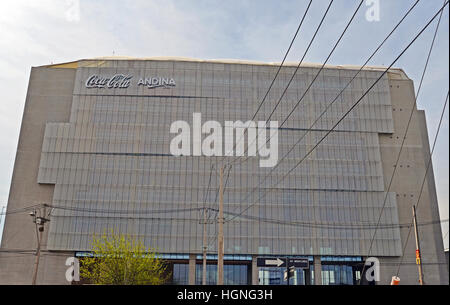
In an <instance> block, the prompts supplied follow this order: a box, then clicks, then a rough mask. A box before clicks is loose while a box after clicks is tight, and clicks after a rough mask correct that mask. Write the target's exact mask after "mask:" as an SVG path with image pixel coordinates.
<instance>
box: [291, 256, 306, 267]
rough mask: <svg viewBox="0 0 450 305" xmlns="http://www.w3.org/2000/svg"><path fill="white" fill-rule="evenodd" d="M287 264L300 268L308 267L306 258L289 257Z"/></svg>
mask: <svg viewBox="0 0 450 305" xmlns="http://www.w3.org/2000/svg"><path fill="white" fill-rule="evenodd" d="M289 266H293V267H296V268H302V269H309V260H308V259H307V258H290V259H289Z"/></svg>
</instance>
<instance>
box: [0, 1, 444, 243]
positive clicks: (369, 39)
mask: <svg viewBox="0 0 450 305" xmlns="http://www.w3.org/2000/svg"><path fill="white" fill-rule="evenodd" d="M364 1H365V3H364V4H363V5H362V7H361V9H360V11H359V12H358V14H357V15H356V17H355V20H354V22H353V23H352V24H351V26H350V28H349V29H348V31H347V33H346V34H345V36H344V38H343V40H342V41H341V43H340V44H339V46H338V48H337V49H336V51H335V52H334V54H333V56H332V57H331V58H330V60H329V62H328V63H329V64H335V65H345V64H351V65H361V64H363V63H364V62H365V60H366V59H367V58H368V57H369V56H370V54H371V53H372V52H373V50H375V49H376V47H377V46H378V44H379V43H380V42H381V41H382V40H383V39H384V37H385V36H386V35H387V34H388V33H389V32H390V31H391V30H392V28H393V27H394V26H395V24H397V22H398V21H399V20H400V19H401V17H402V16H403V15H404V14H405V13H406V11H407V10H408V9H409V8H410V7H411V6H412V4H413V3H414V2H415V0H372V1H366V0H364ZM308 2H309V1H306V0H302V1H291V0H284V1H276V0H273V1H269V0H253V1H245V0H229V1H215V0H190V1H188V0H179V1H175V0H164V1H161V0H160V1H154V0H151V1H150V0H143V1H139V0H121V1H111V0H108V1H106V0H98V1H89V0H80V1H76V0H40V1H34V0H29V1H27V0H0V3H1V4H2V5H1V7H2V10H0V71H1V73H0V92H1V93H0V210H1V207H2V206H5V205H6V203H7V199H8V194H9V187H10V183H11V177H12V171H13V166H14V159H15V154H16V149H17V143H18V137H19V131H20V124H21V120H22V113H23V108H24V103H25V97H26V92H27V86H28V79H29V75H30V69H31V67H33V66H40V65H47V64H51V63H60V62H68V61H73V60H77V59H82V58H92V57H99V56H112V55H116V56H133V57H151V56H182V57H193V58H200V59H243V60H255V61H267V62H280V61H281V60H282V58H283V56H284V54H285V52H286V50H287V47H288V46H289V43H290V41H291V39H292V37H293V35H294V33H295V30H296V29H297V26H298V23H299V22H300V19H301V17H302V16H303V13H304V11H305V9H306V6H307V4H308ZM359 2H360V1H359V0H351V1H350V0H335V1H334V3H333V4H332V6H331V9H330V12H329V14H328V16H327V17H326V19H325V21H324V24H323V26H322V28H321V30H320V31H319V33H318V36H317V37H316V39H315V41H314V43H313V45H312V47H311V49H310V51H309V53H308V55H307V56H306V59H305V62H312V63H322V62H323V61H324V60H325V59H326V57H327V55H328V53H329V52H330V51H331V49H332V47H333V45H334V43H335V41H336V40H337V38H338V36H339V35H340V34H341V32H342V31H343V29H344V27H345V25H346V23H347V22H348V20H349V19H350V17H351V15H352V14H353V12H354V10H355V9H356V7H357V6H358V4H359ZM366 2H370V3H372V4H370V3H366ZM373 2H375V4H373ZM376 3H378V4H379V14H378V15H373V16H375V17H377V16H378V17H379V18H377V19H378V20H372V21H369V20H368V19H367V18H366V13H367V10H370V9H375V8H376V7H375V6H374V5H377V4H376ZM443 3H444V1H442V0H431V1H430V0H421V1H420V2H419V4H418V5H417V6H416V8H415V9H414V11H413V12H412V13H411V14H410V15H409V16H408V18H407V19H406V20H405V22H404V23H403V24H402V25H401V26H400V28H399V29H398V30H397V32H395V34H394V35H393V36H392V37H391V39H390V40H388V42H387V43H386V44H385V46H384V47H383V49H382V50H380V52H379V53H378V54H377V55H376V56H375V57H374V58H373V59H372V61H371V62H370V63H369V65H383V66H388V65H389V64H390V63H391V62H392V61H393V60H394V59H395V58H396V56H397V55H398V54H399V53H400V52H401V50H402V49H403V48H404V47H405V46H406V45H407V44H408V43H409V42H410V40H411V39H412V38H413V37H414V36H415V35H416V34H417V33H418V32H419V31H420V30H421V29H422V27H423V26H424V25H425V24H426V23H427V22H428V21H429V19H431V17H432V16H433V15H434V14H435V13H436V12H437V10H438V9H439V8H440V7H441V6H442V5H443ZM368 4H370V5H368ZM327 5H328V1H325V0H320V1H318V0H314V2H313V4H312V5H311V8H310V12H309V13H308V16H307V17H306V19H305V22H304V26H303V27H302V29H301V30H300V32H299V35H298V37H297V40H296V42H295V43H294V45H293V47H292V49H291V52H290V54H289V56H288V61H293V62H295V61H297V62H298V61H299V60H300V58H301V56H302V55H303V52H304V50H305V48H306V46H307V44H308V42H309V40H310V39H311V37H312V35H313V32H314V30H315V27H316V26H317V24H318V22H319V20H320V18H321V16H322V14H323V13H324V12H325V9H326V6H327ZM372 12H373V11H372ZM448 21H449V10H448V7H447V8H446V9H445V11H444V14H443V17H442V21H441V25H440V28H439V31H438V35H437V38H436V43H435V46H434V49H433V53H432V56H431V59H430V63H429V66H428V70H427V73H426V75H425V79H424V82H423V87H422V89H421V92H420V95H419V96H418V100H417V103H418V108H419V109H424V110H425V113H426V119H427V124H428V134H429V138H430V143H432V141H433V139H434V137H435V134H436V130H437V125H438V121H439V117H440V114H441V111H442V107H443V104H444V101H445V97H446V95H447V92H448V83H449V72H448V66H449V22H448ZM436 24H437V19H436V20H435V22H434V23H433V24H432V25H431V26H430V27H429V28H428V29H427V30H426V31H425V32H424V33H423V35H422V36H421V37H420V38H419V39H418V40H417V41H416V42H415V43H414V45H413V46H412V47H411V48H410V49H409V50H408V51H407V52H406V53H405V54H404V56H403V57H402V58H401V59H400V60H399V61H398V62H397V63H396V64H395V66H396V67H400V68H402V69H404V71H405V72H406V73H407V75H408V76H409V77H410V78H411V79H413V80H414V83H415V86H416V90H417V87H418V84H419V81H420V76H421V73H422V71H423V68H424V65H425V61H426V56H427V53H428V50H429V46H430V44H431V40H432V38H433V34H434V31H435V28H436ZM448 114H449V113H448V108H447V110H446V112H445V117H444V121H443V123H442V127H441V130H440V133H439V137H438V141H437V145H436V149H435V152H434V155H433V170H434V175H435V180H436V188H437V195H438V201H439V208H440V215H441V219H448V218H449V191H448V190H449V127H448V126H449V115H448ZM442 228H443V235H445V234H447V236H446V239H445V241H444V243H445V247H447V248H448V239H449V236H448V222H444V223H443V224H442ZM0 234H1V233H0Z"/></svg>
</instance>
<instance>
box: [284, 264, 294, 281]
mask: <svg viewBox="0 0 450 305" xmlns="http://www.w3.org/2000/svg"><path fill="white" fill-rule="evenodd" d="M294 275H295V267H294V266H292V267H289V278H292V277H294ZM283 279H284V280H285V281H287V270H284V278H283Z"/></svg>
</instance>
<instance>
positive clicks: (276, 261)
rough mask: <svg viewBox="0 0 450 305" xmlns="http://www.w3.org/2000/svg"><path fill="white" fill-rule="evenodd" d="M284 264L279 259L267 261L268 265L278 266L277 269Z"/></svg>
mask: <svg viewBox="0 0 450 305" xmlns="http://www.w3.org/2000/svg"><path fill="white" fill-rule="evenodd" d="M283 264H284V262H283V261H282V260H281V259H279V258H277V259H266V265H276V266H277V267H280V266H281V265H283Z"/></svg>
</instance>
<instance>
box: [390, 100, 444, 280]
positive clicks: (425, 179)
mask: <svg viewBox="0 0 450 305" xmlns="http://www.w3.org/2000/svg"><path fill="white" fill-rule="evenodd" d="M448 98H449V94H448V93H447V98H446V99H445V103H444V107H443V108H442V113H441V118H440V120H439V124H438V128H437V131H436V135H435V136H434V141H433V148H432V149H431V153H430V157H429V158H428V162H427V167H426V170H425V175H424V176H423V180H422V185H421V186H420V192H419V196H418V198H417V202H416V204H415V206H416V209H417V208H418V207H419V205H420V199H421V198H422V192H423V188H424V186H425V182H426V181H427V176H428V170H429V169H430V167H431V161H432V157H433V153H434V149H435V147H436V142H437V139H438V136H439V131H440V129H441V126H442V125H441V124H442V119H443V117H444V113H445V109H446V107H447V103H448ZM413 221H414V220H412V221H411V225H410V226H409V230H408V235H407V236H406V240H405V245H404V246H403V251H402V256H401V259H400V263H399V265H398V268H397V274H396V275H397V277H398V276H399V274H400V265H401V263H402V261H403V258H404V256H405V252H406V247H407V245H408V241H409V236H410V235H411V229H412V225H413ZM447 233H448V232H447ZM443 239H445V237H444V238H443Z"/></svg>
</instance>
